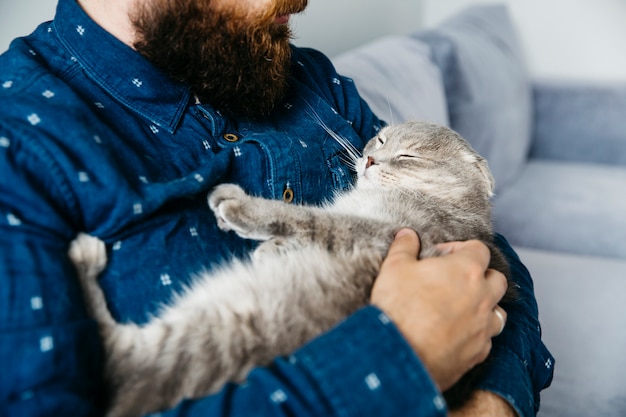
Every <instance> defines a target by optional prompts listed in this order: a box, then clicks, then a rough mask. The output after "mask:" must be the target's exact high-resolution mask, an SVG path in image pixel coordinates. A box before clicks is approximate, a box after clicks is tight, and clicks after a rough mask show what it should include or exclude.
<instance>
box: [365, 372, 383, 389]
mask: <svg viewBox="0 0 626 417" xmlns="http://www.w3.org/2000/svg"><path fill="white" fill-rule="evenodd" d="M365 384H366V385H367V387H368V388H369V389H370V391H374V390H377V389H378V388H380V379H378V375H376V374H375V373H371V374H369V375H368V376H366V377H365Z"/></svg>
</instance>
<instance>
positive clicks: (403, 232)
mask: <svg viewBox="0 0 626 417" xmlns="http://www.w3.org/2000/svg"><path fill="white" fill-rule="evenodd" d="M410 234H413V231H412V230H411V229H400V230H399V231H398V233H396V239H398V238H401V237H403V236H408V235H410Z"/></svg>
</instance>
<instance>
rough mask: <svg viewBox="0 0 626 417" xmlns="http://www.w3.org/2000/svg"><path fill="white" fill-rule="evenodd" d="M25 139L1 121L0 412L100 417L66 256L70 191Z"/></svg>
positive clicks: (87, 328) (94, 357) (91, 348)
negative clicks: (91, 416) (0, 367)
mask: <svg viewBox="0 0 626 417" xmlns="http://www.w3.org/2000/svg"><path fill="white" fill-rule="evenodd" d="M27 137H29V135H28V133H27V129H26V128H22V127H21V126H19V125H18V126H17V127H15V128H12V129H10V130H8V129H7V128H6V127H3V125H2V124H0V138H2V139H1V146H0V363H2V372H1V373H0V415H3V416H5V415H6V416H32V417H35V416H63V415H68V416H69V415H72V416H87V415H93V416H95V415H99V414H101V410H102V407H101V404H102V398H103V396H102V394H103V393H104V389H103V382H102V378H101V366H102V363H103V362H102V358H103V356H102V348H101V342H100V338H99V335H98V329H97V326H96V325H95V323H94V322H92V321H91V320H90V319H89V318H88V316H87V314H86V311H85V308H84V304H83V302H82V295H81V292H80V287H79V285H78V281H77V280H76V279H75V272H74V268H73V266H72V264H71V263H70V261H69V259H68V257H67V248H68V243H69V241H70V240H71V235H72V230H73V226H72V219H71V218H72V217H73V216H70V215H68V214H67V213H70V212H71V211H68V208H67V206H65V204H64V203H63V202H66V201H68V200H71V196H70V191H69V190H68V189H67V188H65V189H64V187H63V185H62V184H59V183H58V182H57V180H56V179H57V177H58V175H57V174H58V166H56V165H55V163H54V160H53V158H50V155H48V154H47V152H46V150H45V148H44V147H42V146H41V144H39V143H37V141H33V140H27V139H26V138H27ZM32 137H33V136H32V135H30V138H31V139H32ZM62 190H65V191H62ZM63 193H67V195H65V196H61V194H63ZM63 213H65V214H63Z"/></svg>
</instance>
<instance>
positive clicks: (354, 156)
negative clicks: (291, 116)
mask: <svg viewBox="0 0 626 417" xmlns="http://www.w3.org/2000/svg"><path fill="white" fill-rule="evenodd" d="M309 107H310V111H309V112H308V113H309V114H310V115H311V118H313V120H315V122H316V123H317V124H318V125H319V126H320V127H321V128H322V129H324V130H325V131H326V133H328V135H329V136H330V137H331V138H333V139H334V140H335V142H337V143H338V144H339V145H340V146H341V147H342V148H343V149H344V150H345V151H346V153H347V154H348V157H349V159H348V160H343V161H344V162H345V163H346V164H347V165H348V166H349V167H350V168H352V169H353V170H356V166H357V162H358V160H359V159H360V158H361V151H360V150H359V149H357V148H356V146H354V145H353V144H352V143H350V141H349V140H348V139H346V138H344V137H343V136H341V135H339V134H338V133H337V132H335V131H334V130H332V129H331V128H329V127H328V125H327V124H326V123H324V120H322V118H321V117H320V116H319V114H317V112H316V111H315V110H314V109H313V107H312V106H309Z"/></svg>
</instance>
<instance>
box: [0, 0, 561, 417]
mask: <svg viewBox="0 0 626 417" xmlns="http://www.w3.org/2000/svg"><path fill="white" fill-rule="evenodd" d="M290 87H291V88H290V92H289V94H288V95H287V97H286V98H285V99H284V101H283V102H282V103H281V104H280V105H279V106H278V108H277V109H276V110H275V111H274V112H273V114H272V115H271V117H269V118H267V119H266V120H263V121H262V122H255V121H251V120H246V119H235V118H230V117H225V116H224V115H222V114H220V113H219V112H218V111H216V110H215V109H213V108H211V107H210V106H209V105H206V104H203V103H200V102H198V101H197V100H196V99H195V98H194V97H193V95H192V94H191V92H190V91H189V88H188V87H187V86H185V85H181V84H177V83H175V82H173V81H171V80H170V79H169V78H168V77H167V76H165V75H164V74H162V73H160V72H159V71H157V70H155V68H153V67H152V66H151V65H150V64H149V63H148V62H147V61H146V60H144V59H143V58H142V57H141V56H140V55H138V54H137V53H135V52H134V51H133V50H132V49H130V48H129V47H127V46H126V45H124V44H122V43H121V42H119V41H118V40H116V39H115V38H114V37H112V36H111V35H110V34H108V33H107V32H105V31H104V30H103V29H101V28H100V27H99V26H98V25H97V24H96V23H95V22H93V21H92V20H91V19H90V18H89V17H88V16H87V15H86V14H85V13H84V12H83V11H82V10H81V9H80V7H79V6H78V4H77V3H76V2H75V0H60V2H59V6H58V9H57V15H56V17H55V20H54V21H53V22H48V23H44V24H42V25H41V26H40V27H39V28H38V29H37V30H36V31H35V32H34V33H33V34H32V35H31V36H29V37H26V38H21V39H17V40H15V41H14V42H13V43H12V44H11V47H10V49H9V51H8V52H6V53H5V54H3V55H2V56H1V57H0V280H1V281H0V363H2V366H3V369H2V372H1V373H0V415H6V416H69V415H71V416H76V417H78V416H96V415H100V414H102V412H103V410H104V407H103V401H104V383H103V379H102V366H103V351H102V346H101V342H100V340H99V337H98V331H97V327H96V325H95V324H94V322H93V321H92V320H90V319H89V318H88V316H87V314H86V311H85V308H84V303H83V301H82V297H81V294H80V289H79V286H78V284H77V281H76V279H75V273H74V270H73V267H72V265H71V263H70V261H69V260H68V257H67V255H66V253H67V249H68V244H69V242H70V241H71V240H72V239H73V238H74V237H75V235H76V234H77V233H78V232H80V231H84V232H87V233H90V234H93V235H95V236H98V237H100V238H101V239H102V240H104V241H105V242H106V244H107V251H108V255H109V265H108V267H107V269H106V271H105V272H104V274H103V277H102V279H101V285H102V286H103V288H104V290H105V293H106V296H107V300H108V302H109V307H110V309H111V310H112V312H113V314H114V316H115V317H116V318H117V319H118V320H120V321H134V322H137V323H142V322H145V321H146V320H148V318H149V317H150V315H151V314H155V313H157V311H158V308H159V305H161V304H162V303H164V302H167V301H168V300H170V299H171V298H172V296H173V294H175V293H176V292H177V291H179V290H181V289H182V288H183V287H184V286H185V285H186V284H188V283H189V280H190V277H191V276H192V274H193V273H194V272H196V271H198V270H200V269H202V268H210V267H211V266H212V265H215V264H217V263H220V262H223V261H225V260H227V259H229V258H231V257H232V256H238V255H242V254H245V253H246V252H248V251H249V250H250V249H251V248H252V243H251V242H247V241H244V240H241V239H239V238H236V237H234V236H233V235H232V234H225V233H222V232H221V231H220V230H218V229H217V227H216V222H215V220H214V218H213V217H212V213H211V211H210V210H209V209H208V206H207V203H206V196H207V193H208V191H209V190H210V189H211V188H212V187H213V186H214V185H216V184H218V183H221V182H235V183H238V184H240V185H242V187H244V188H245V189H246V190H248V191H249V192H251V193H254V194H257V195H262V196H265V197H268V198H276V199H281V198H283V197H284V196H289V195H293V203H318V202H320V201H323V200H325V199H328V198H329V197H331V195H332V193H333V191H334V190H337V189H345V188H347V187H349V186H350V184H351V181H352V179H353V172H351V171H350V169H349V168H348V167H347V166H346V165H345V161H346V155H345V154H344V151H343V150H342V148H341V147H340V146H339V145H338V144H337V143H336V142H335V141H334V140H333V139H332V138H331V137H330V136H329V135H328V134H327V133H326V131H325V130H324V128H323V127H322V126H321V124H320V123H319V120H323V121H324V123H325V125H326V126H327V127H328V128H330V129H332V130H333V131H335V132H337V133H338V134H340V135H342V136H343V137H345V138H347V139H348V140H349V141H350V142H351V143H352V144H353V145H354V146H356V147H357V148H361V147H362V146H363V144H364V143H365V141H366V140H367V139H369V138H370V137H372V136H373V135H375V133H376V131H377V130H378V129H379V128H380V126H381V124H382V123H381V121H380V120H378V119H377V118H376V117H375V116H374V115H373V114H372V112H371V111H370V109H369V107H368V106H367V105H366V104H365V103H364V102H363V101H362V100H361V99H360V97H359V95H358V92H357V90H356V87H355V86H354V84H353V82H352V81H351V80H349V79H347V78H344V77H341V76H340V75H338V74H337V73H336V72H335V70H334V69H333V67H332V65H331V64H330V62H329V61H328V60H327V59H326V58H325V57H324V56H323V55H321V54H319V53H318V52H315V51H313V50H307V49H297V48H294V49H293V62H292V77H291V79H290ZM499 244H500V245H501V246H502V248H503V249H504V250H505V251H506V253H507V254H508V255H509V256H510V257H511V260H512V262H513V266H514V272H515V274H514V278H515V280H516V281H517V282H518V284H519V285H520V292H521V294H522V297H521V301H520V302H518V303H516V304H515V305H512V306H509V307H507V310H508V312H509V324H508V325H507V329H506V330H505V331H504V333H503V334H502V335H501V336H499V337H498V338H496V339H495V343H494V357H495V360H494V361H493V365H492V366H491V368H490V371H489V373H488V375H487V376H486V377H485V378H484V380H483V381H481V387H483V388H485V389H489V390H492V391H495V392H497V393H499V394H501V395H502V396H504V397H505V398H507V399H508V400H509V401H510V402H511V403H512V404H513V405H514V406H515V407H516V408H517V409H518V411H519V412H520V413H521V415H523V416H531V415H533V414H534V411H535V410H536V408H537V406H538V401H539V397H538V393H539V391H540V390H541V389H542V388H543V387H544V386H546V384H548V383H549V381H550V379H551V375H552V365H553V359H552V357H551V356H550V354H549V352H547V350H546V349H545V347H544V346H543V344H542V342H541V338H540V329H539V323H538V320H537V306H536V303H535V299H534V296H533V290H532V281H531V280H530V276H529V274H528V272H527V271H526V270H525V269H524V267H523V266H522V265H521V264H520V263H519V260H518V259H517V257H516V255H515V254H514V253H513V251H512V250H511V249H510V247H509V246H508V244H507V243H506V242H505V241H504V240H503V239H500V240H499ZM170 413H171V415H177V416H214V415H223V416H249V415H256V416H265V415H267V416H269V415H272V416H279V415H297V416H313V415H320V416H329V415H341V416H359V417H367V416H387V415H388V416H402V415H412V416H414V415H419V416H439V415H445V404H444V402H443V400H442V397H441V395H440V393H439V392H438V391H437V389H436V387H435V386H434V385H433V383H432V381H431V379H430V377H429V376H428V374H427V373H426V371H425V369H424V367H423V365H422V364H421V362H420V361H419V359H418V358H417V357H416V356H415V354H414V353H413V351H412V350H411V349H410V347H409V346H408V344H407V343H406V342H405V341H404V339H403V338H402V337H401V335H400V334H399V332H398V330H397V329H396V328H395V326H394V325H393V323H391V322H390V321H389V319H388V318H387V317H386V316H385V315H384V314H383V313H382V312H380V311H379V310H377V309H376V308H374V307H366V308H363V309H362V310H360V311H358V312H357V313H356V314H354V315H352V316H351V317H349V318H348V319H347V320H346V321H345V322H343V323H342V324H340V325H339V326H337V327H336V328H335V329H333V330H331V331H329V332H328V333H326V334H324V335H322V336H320V337H319V338H317V339H315V340H314V341H312V342H311V343H309V344H307V345H306V346H304V347H302V348H301V349H299V350H298V351H297V352H295V353H294V354H293V355H292V356H291V357H289V358H278V359H276V360H275V361H274V362H273V363H272V365H271V366H268V367H265V368H259V369H257V370H255V371H253V372H252V374H251V375H250V377H249V378H248V380H247V382H246V383H245V384H243V385H235V384H232V385H228V386H226V387H225V388H224V389H223V391H221V392H220V393H218V394H216V395H213V396H209V397H207V398H203V399H199V400H190V401H186V402H184V403H183V404H181V405H180V406H179V407H177V408H176V409H175V410H173V411H171V412H170ZM168 415H169V414H168Z"/></svg>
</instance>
